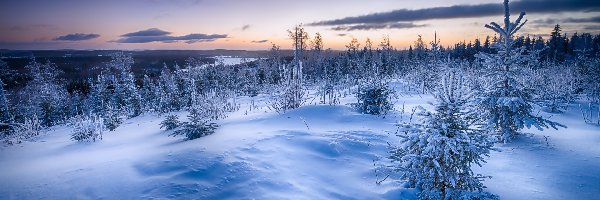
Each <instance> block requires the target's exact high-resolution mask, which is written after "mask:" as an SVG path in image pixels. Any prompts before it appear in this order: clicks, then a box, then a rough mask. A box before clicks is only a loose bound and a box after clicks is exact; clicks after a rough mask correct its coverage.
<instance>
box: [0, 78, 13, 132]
mask: <svg viewBox="0 0 600 200" xmlns="http://www.w3.org/2000/svg"><path fill="white" fill-rule="evenodd" d="M8 106H9V104H8V98H7V95H6V91H5V90H4V83H3V82H2V79H0V123H8V122H9V121H10V119H11V117H10V110H9V107H8ZM0 130H1V128H0Z"/></svg>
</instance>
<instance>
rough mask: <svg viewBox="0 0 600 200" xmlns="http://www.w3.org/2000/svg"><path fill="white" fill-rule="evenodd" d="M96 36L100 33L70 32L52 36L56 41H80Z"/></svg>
mask: <svg viewBox="0 0 600 200" xmlns="http://www.w3.org/2000/svg"><path fill="white" fill-rule="evenodd" d="M98 37H100V35H98V34H94V33H90V34H85V33H72V34H67V35H61V36H58V37H56V38H54V40H56V41H82V40H91V39H94V38H98Z"/></svg>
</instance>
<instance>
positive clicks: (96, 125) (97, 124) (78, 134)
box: [71, 116, 104, 142]
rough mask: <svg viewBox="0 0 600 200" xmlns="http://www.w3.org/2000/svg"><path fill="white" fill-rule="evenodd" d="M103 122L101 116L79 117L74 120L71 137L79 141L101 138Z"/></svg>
mask: <svg viewBox="0 0 600 200" xmlns="http://www.w3.org/2000/svg"><path fill="white" fill-rule="evenodd" d="M103 126H104V123H103V119H102V118H101V117H97V116H92V117H87V118H79V119H77V120H76V121H75V124H74V127H73V132H72V133H71V139H73V140H77V141H80V142H95V141H96V140H102V134H103V132H104V127H103Z"/></svg>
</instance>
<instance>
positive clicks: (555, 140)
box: [0, 95, 600, 199]
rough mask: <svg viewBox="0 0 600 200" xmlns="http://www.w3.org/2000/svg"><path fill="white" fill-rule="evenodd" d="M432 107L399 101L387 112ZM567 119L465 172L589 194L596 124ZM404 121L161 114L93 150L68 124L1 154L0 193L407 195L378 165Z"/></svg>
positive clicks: (302, 113)
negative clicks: (199, 118)
mask: <svg viewBox="0 0 600 200" xmlns="http://www.w3.org/2000/svg"><path fill="white" fill-rule="evenodd" d="M431 100H432V98H431V97H430V96H422V97H421V96H418V95H415V96H402V97H400V98H399V99H397V101H396V105H395V106H396V109H398V110H399V109H401V108H402V106H403V105H404V106H405V109H406V110H410V108H411V107H414V106H416V105H422V106H425V107H427V106H428V105H427V104H426V102H427V101H431ZM247 102H248V101H246V102H245V103H247ZM347 102H351V99H348V100H347ZM245 103H242V105H247V104H245ZM578 112H579V111H578V110H577V109H575V107H571V109H570V110H569V111H568V112H566V113H564V114H560V115H554V118H553V119H556V120H559V121H561V122H563V123H565V124H566V125H567V126H569V128H568V129H561V130H558V131H546V132H537V131H533V130H528V131H526V132H532V134H528V135H521V136H519V137H518V138H517V139H516V140H515V141H514V142H513V143H511V144H505V145H502V144H498V145H496V147H498V149H499V150H500V151H498V152H494V153H492V155H491V157H490V158H489V159H488V164H485V165H484V166H483V167H482V168H480V169H478V170H476V171H478V172H481V173H483V174H486V175H491V176H493V178H492V179H488V180H486V181H485V182H484V184H485V185H486V186H488V187H489V188H488V190H489V191H491V192H493V193H495V194H498V195H499V196H500V197H501V198H502V199H593V198H594V197H595V196H597V195H598V194H600V189H599V188H600V187H599V186H600V185H599V182H598V180H600V159H599V158H600V146H598V145H597V144H598V142H599V141H600V127H594V126H593V125H587V124H584V123H583V121H582V120H581V119H580V116H579V115H578V114H579V113H578ZM185 114H186V113H184V112H182V113H179V115H182V116H184V115H185ZM408 115H409V113H401V112H400V111H396V112H394V113H390V114H388V116H386V117H385V118H382V117H377V116H372V115H366V114H360V113H358V112H356V111H355V110H353V109H351V108H350V107H348V106H343V105H340V106H329V105H308V106H304V107H301V108H299V109H296V110H292V111H289V112H287V113H284V114H278V113H275V112H272V111H269V110H268V109H267V108H266V107H262V108H261V109H257V110H254V111H252V112H249V113H247V112H246V110H245V109H240V111H238V112H236V113H233V114H232V115H231V116H230V117H229V118H227V119H224V120H220V121H218V124H220V125H221V127H220V128H219V129H218V130H217V131H216V133H215V134H213V135H210V136H206V137H203V138H200V139H197V140H191V141H183V140H182V139H181V138H176V137H167V135H168V132H167V131H164V130H161V129H160V128H159V125H158V123H159V122H160V121H161V120H162V118H163V117H158V116H154V115H144V116H140V117H136V118H133V119H129V120H127V121H126V122H125V123H124V124H123V125H122V126H121V127H119V128H118V129H117V130H116V131H114V132H108V133H107V134H105V135H104V139H103V140H102V141H99V142H95V143H79V142H77V141H72V140H70V139H69V137H70V132H71V130H70V128H68V127H65V126H59V127H54V128H53V130H52V131H50V132H49V133H47V134H46V135H43V136H40V137H39V138H36V141H35V142H25V143H23V144H21V145H15V146H10V147H7V148H4V149H3V150H1V151H0V177H2V180H4V181H2V182H0V198H1V199H73V198H74V199H137V198H142V199H164V198H173V199H414V198H416V196H415V191H414V189H402V188H403V187H402V185H403V182H402V181H400V180H398V179H397V177H396V176H395V175H394V174H393V173H392V175H391V176H390V177H388V178H387V179H385V180H383V179H384V178H385V177H386V176H387V174H390V171H389V170H387V169H385V168H384V167H382V166H385V165H389V164H390V163H389V162H390V161H389V159H387V158H386V157H387V155H388V154H387V150H388V144H387V143H388V142H392V143H393V142H394V141H396V140H397V138H396V137H395V136H393V134H388V133H393V132H394V131H395V126H394V125H395V124H396V123H397V121H399V120H402V119H401V118H404V120H406V119H407V117H408ZM544 136H546V137H547V138H548V140H547V142H546V139H545V138H544ZM382 180H383V182H381V184H376V182H378V181H382Z"/></svg>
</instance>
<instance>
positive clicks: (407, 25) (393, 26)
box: [331, 23, 427, 31]
mask: <svg viewBox="0 0 600 200" xmlns="http://www.w3.org/2000/svg"><path fill="white" fill-rule="evenodd" d="M424 26H427V25H419V24H413V23H381V24H356V25H347V26H346V25H343V26H336V27H333V28H331V29H332V30H334V31H355V30H375V29H406V28H417V27H424Z"/></svg>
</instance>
